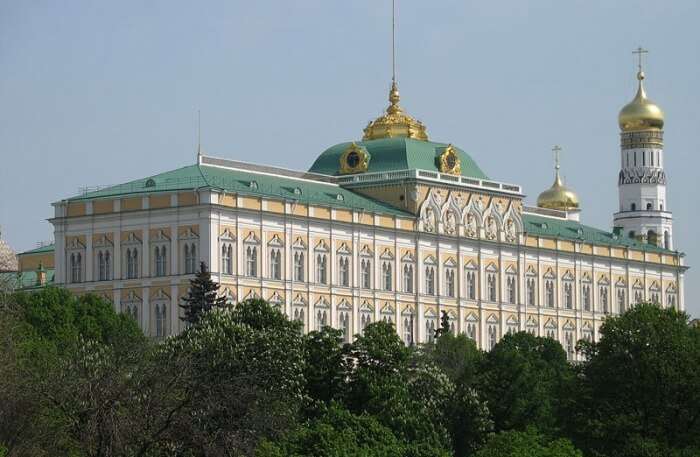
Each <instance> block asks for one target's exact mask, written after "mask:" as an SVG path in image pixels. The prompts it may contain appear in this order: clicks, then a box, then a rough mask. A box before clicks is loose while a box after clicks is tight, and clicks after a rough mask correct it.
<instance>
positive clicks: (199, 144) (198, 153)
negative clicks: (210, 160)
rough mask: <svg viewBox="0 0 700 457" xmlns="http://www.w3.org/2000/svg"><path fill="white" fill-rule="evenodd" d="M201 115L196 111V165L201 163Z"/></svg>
mask: <svg viewBox="0 0 700 457" xmlns="http://www.w3.org/2000/svg"><path fill="white" fill-rule="evenodd" d="M203 155H204V154H203V151H202V113H201V112H200V110H197V163H201V162H202V156H203Z"/></svg>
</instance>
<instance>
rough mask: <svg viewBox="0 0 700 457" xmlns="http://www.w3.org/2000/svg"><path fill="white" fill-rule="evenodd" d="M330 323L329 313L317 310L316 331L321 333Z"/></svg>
mask: <svg viewBox="0 0 700 457" xmlns="http://www.w3.org/2000/svg"><path fill="white" fill-rule="evenodd" d="M327 322H328V311H326V310H325V309H318V310H316V330H317V331H319V332H320V331H321V330H323V327H325V326H326V325H328V324H327Z"/></svg>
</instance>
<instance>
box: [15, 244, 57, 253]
mask: <svg viewBox="0 0 700 457" xmlns="http://www.w3.org/2000/svg"><path fill="white" fill-rule="evenodd" d="M55 250H56V245H55V244H54V243H51V244H47V245H46V246H40V247H38V248H36V249H30V250H28V251H24V252H20V253H19V254H17V255H24V254H43V253H45V252H53V251H55Z"/></svg>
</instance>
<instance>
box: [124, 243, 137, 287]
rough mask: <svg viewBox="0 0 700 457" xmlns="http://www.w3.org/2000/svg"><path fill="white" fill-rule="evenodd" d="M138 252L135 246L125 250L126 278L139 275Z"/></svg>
mask: <svg viewBox="0 0 700 457" xmlns="http://www.w3.org/2000/svg"><path fill="white" fill-rule="evenodd" d="M138 259H139V254H138V250H137V249H136V248H134V249H127V250H126V278H127V279H135V278H138V276H139V265H138Z"/></svg>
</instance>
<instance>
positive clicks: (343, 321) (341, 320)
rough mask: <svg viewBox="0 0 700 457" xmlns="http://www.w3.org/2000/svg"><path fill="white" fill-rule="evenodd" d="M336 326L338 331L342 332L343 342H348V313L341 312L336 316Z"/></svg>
mask: <svg viewBox="0 0 700 457" xmlns="http://www.w3.org/2000/svg"><path fill="white" fill-rule="evenodd" d="M338 324H340V325H339V327H340V331H341V332H343V335H342V336H343V342H344V343H349V342H350V313H349V312H348V311H341V312H340V313H339V315H338Z"/></svg>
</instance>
